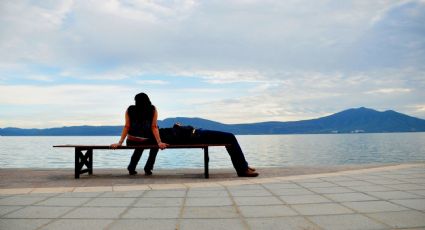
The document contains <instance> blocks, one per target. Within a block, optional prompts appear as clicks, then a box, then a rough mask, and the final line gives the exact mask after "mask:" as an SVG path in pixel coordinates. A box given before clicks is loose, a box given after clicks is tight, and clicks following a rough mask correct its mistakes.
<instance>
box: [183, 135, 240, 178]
mask: <svg viewBox="0 0 425 230" xmlns="http://www.w3.org/2000/svg"><path fill="white" fill-rule="evenodd" d="M191 142H192V143H193V142H194V143H202V144H229V146H226V149H227V153H229V155H230V159H231V160H232V164H233V167H234V168H235V169H236V171H237V172H238V173H243V172H245V171H246V170H247V169H248V162H246V160H245V156H244V154H243V152H242V149H241V147H240V146H239V143H238V140H237V139H236V137H235V135H233V134H232V133H227V132H221V131H214V130H207V129H197V130H196V131H195V135H194V137H193V141H191Z"/></svg>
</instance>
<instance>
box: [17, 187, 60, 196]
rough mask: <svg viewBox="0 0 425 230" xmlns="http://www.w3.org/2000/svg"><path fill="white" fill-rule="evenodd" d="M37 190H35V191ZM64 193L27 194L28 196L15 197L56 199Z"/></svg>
mask: <svg viewBox="0 0 425 230" xmlns="http://www.w3.org/2000/svg"><path fill="white" fill-rule="evenodd" d="M34 190H35V189H34ZM60 194H62V193H43V192H41V193H27V194H19V195H15V196H17V197H54V196H57V195H60Z"/></svg>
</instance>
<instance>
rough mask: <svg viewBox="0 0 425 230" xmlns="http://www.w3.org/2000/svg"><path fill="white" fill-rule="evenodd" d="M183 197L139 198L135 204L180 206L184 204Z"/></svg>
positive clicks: (140, 205) (141, 205) (137, 205)
mask: <svg viewBox="0 0 425 230" xmlns="http://www.w3.org/2000/svg"><path fill="white" fill-rule="evenodd" d="M183 199H184V198H183V197H168V198H167V197H166V198H161V199H159V198H148V197H144V198H139V199H138V200H137V202H136V203H135V204H134V206H135V207H180V206H182V205H183Z"/></svg>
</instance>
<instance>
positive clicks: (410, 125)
mask: <svg viewBox="0 0 425 230" xmlns="http://www.w3.org/2000/svg"><path fill="white" fill-rule="evenodd" d="M176 122H180V123H182V124H186V125H192V126H194V127H196V128H204V129H213V130H221V131H227V132H232V133H235V134H314V133H384V132H425V120H423V119H419V118H415V117H411V116H408V115H405V114H402V113H398V112H395V111H393V110H388V111H384V112H379V111H376V110H373V109H368V108H364V107H362V108H357V109H348V110H344V111H342V112H339V113H335V114H332V115H330V116H326V117H321V118H317V119H311V120H302V121H291V122H277V121H273V122H260V123H250V124H223V123H219V122H215V121H211V120H206V119H202V118H187V117H177V118H167V119H165V120H162V121H158V124H159V126H160V127H162V128H165V127H171V126H172V125H173V124H174V123H176ZM121 130H122V126H71V127H60V128H48V129H20V128H3V129H0V135H1V136H117V135H120V134H121Z"/></svg>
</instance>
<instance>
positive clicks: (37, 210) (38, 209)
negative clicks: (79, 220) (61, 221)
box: [3, 206, 73, 218]
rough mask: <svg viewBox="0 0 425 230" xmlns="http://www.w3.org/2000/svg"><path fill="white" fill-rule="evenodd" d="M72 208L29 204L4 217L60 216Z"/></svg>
mask: <svg viewBox="0 0 425 230" xmlns="http://www.w3.org/2000/svg"><path fill="white" fill-rule="evenodd" d="M72 209H73V207H42V206H27V207H25V208H22V209H19V210H17V211H15V212H11V213H9V214H7V215H5V216H3V218H58V217H59V216H61V215H63V214H65V213H67V212H69V211H70V210H72Z"/></svg>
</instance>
